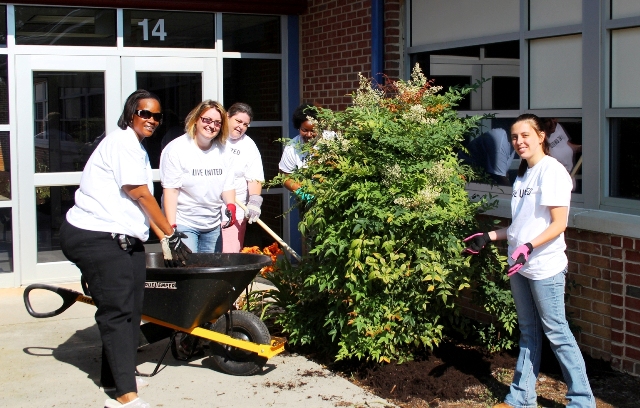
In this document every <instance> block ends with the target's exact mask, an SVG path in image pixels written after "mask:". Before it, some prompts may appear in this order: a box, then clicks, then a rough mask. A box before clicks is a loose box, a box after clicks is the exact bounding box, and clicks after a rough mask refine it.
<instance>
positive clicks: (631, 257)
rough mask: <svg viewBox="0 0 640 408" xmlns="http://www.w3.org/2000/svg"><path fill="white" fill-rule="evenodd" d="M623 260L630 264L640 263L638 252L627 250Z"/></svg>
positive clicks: (639, 253)
mask: <svg viewBox="0 0 640 408" xmlns="http://www.w3.org/2000/svg"><path fill="white" fill-rule="evenodd" d="M624 259H625V260H626V261H631V262H640V252H638V251H631V250H629V249H627V250H626V251H624Z"/></svg>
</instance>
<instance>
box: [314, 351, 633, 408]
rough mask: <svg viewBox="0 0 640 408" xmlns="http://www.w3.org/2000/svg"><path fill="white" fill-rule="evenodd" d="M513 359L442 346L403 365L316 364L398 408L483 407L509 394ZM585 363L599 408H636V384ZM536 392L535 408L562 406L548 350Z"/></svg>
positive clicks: (600, 365)
mask: <svg viewBox="0 0 640 408" xmlns="http://www.w3.org/2000/svg"><path fill="white" fill-rule="evenodd" d="M316 357H317V356H316ZM516 358H517V354H516V353H515V352H511V353H510V352H500V353H493V354H492V353H488V352H486V351H485V350H483V349H481V348H480V347H477V346H471V345H466V344H464V343H461V342H456V341H446V342H444V343H443V344H442V345H441V346H440V347H438V348H437V349H435V350H434V351H433V353H425V354H424V355H422V356H418V358H417V359H416V360H415V361H411V362H408V363H404V364H393V363H392V364H385V365H373V364H362V363H359V362H354V361H352V362H338V363H329V364H327V361H326V360H325V361H320V362H323V363H324V364H326V365H327V366H328V367H329V368H330V369H332V370H334V371H337V372H339V373H341V374H342V375H344V376H345V377H346V378H349V379H350V380H352V381H353V382H355V383H356V384H358V385H360V386H362V387H364V388H367V389H368V390H369V391H371V392H372V393H374V394H376V395H378V396H380V397H383V398H385V399H388V400H389V401H393V402H394V403H396V404H398V405H400V406H402V407H476V406H477V407H482V406H485V407H486V406H491V405H492V404H495V403H498V402H501V401H502V400H503V398H504V397H505V395H506V394H507V393H508V391H509V383H510V381H511V377H512V375H513V368H514V367H515V364H516ZM585 361H586V364H587V371H588V375H589V379H590V382H591V386H592V388H593V391H594V394H595V395H596V398H597V406H598V407H599V408H609V407H617V408H631V407H637V406H639V405H638V404H639V403H638V401H640V379H638V378H636V377H632V376H630V375H627V374H622V373H618V372H615V371H613V370H612V369H611V368H610V366H609V363H607V362H605V361H602V360H595V359H592V358H589V357H586V358H585ZM537 392H538V404H539V405H540V406H543V407H562V406H564V404H566V402H567V401H566V400H565V399H564V394H565V393H566V386H565V384H564V383H563V382H562V374H561V371H560V367H559V366H558V363H557V361H556V359H555V356H554V355H553V353H552V352H551V349H550V348H549V347H548V346H547V345H546V346H545V350H544V353H543V359H542V365H541V375H540V378H539V383H538V387H537Z"/></svg>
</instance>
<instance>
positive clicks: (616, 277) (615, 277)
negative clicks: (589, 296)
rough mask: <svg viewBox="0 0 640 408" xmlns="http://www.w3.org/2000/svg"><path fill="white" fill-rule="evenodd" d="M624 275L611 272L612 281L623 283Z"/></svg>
mask: <svg viewBox="0 0 640 408" xmlns="http://www.w3.org/2000/svg"><path fill="white" fill-rule="evenodd" d="M623 276H624V275H623V274H621V273H618V272H611V282H618V283H622V277H623Z"/></svg>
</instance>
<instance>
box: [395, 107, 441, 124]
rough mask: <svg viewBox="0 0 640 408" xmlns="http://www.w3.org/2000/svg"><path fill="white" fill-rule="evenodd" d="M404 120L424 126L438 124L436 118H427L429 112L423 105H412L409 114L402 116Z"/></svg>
mask: <svg viewBox="0 0 640 408" xmlns="http://www.w3.org/2000/svg"><path fill="white" fill-rule="evenodd" d="M402 119H404V120H406V121H408V122H416V123H422V124H424V125H433V124H435V123H437V122H438V119H436V118H428V117H427V110H426V109H425V107H424V106H422V105H412V106H411V108H409V111H408V112H405V113H403V114H402Z"/></svg>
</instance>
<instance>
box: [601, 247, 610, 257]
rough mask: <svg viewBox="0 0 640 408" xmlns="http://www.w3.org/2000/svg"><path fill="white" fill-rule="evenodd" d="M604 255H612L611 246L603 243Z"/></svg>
mask: <svg viewBox="0 0 640 408" xmlns="http://www.w3.org/2000/svg"><path fill="white" fill-rule="evenodd" d="M601 248H602V255H603V256H606V257H610V256H611V247H610V246H608V245H602V246H601Z"/></svg>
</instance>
